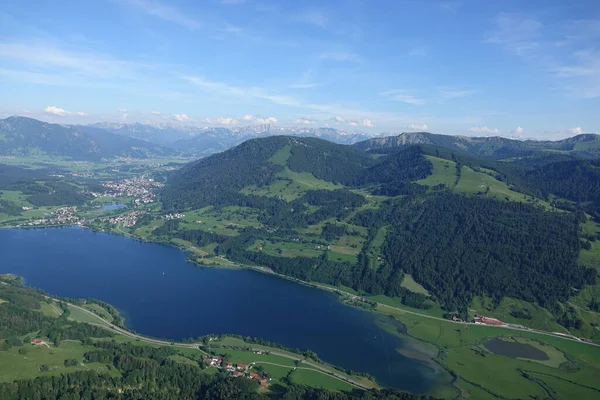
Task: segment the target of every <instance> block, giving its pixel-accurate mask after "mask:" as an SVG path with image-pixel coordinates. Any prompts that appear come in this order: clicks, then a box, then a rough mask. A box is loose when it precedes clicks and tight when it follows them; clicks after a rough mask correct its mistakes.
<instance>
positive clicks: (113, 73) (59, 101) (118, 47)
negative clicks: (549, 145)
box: [0, 0, 600, 139]
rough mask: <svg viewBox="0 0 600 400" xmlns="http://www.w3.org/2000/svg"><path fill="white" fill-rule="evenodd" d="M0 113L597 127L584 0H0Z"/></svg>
mask: <svg viewBox="0 0 600 400" xmlns="http://www.w3.org/2000/svg"><path fill="white" fill-rule="evenodd" d="M0 87H1V88H2V96H1V99H0V116H8V115H14V114H18V115H25V116H31V117H34V118H39V119H43V120H47V121H53V122H62V123H87V122H96V121H126V122H135V121H140V122H147V121H155V122H175V123H184V124H195V125H203V126H204V125H214V126H219V125H223V126H235V125H245V124H256V123H265V122H266V123H276V124H279V125H284V126H333V127H337V128H341V129H357V130H364V131H371V132H402V131H411V130H428V131H432V132H437V133H451V134H466V135H483V136H486V135H502V136H513V135H516V136H522V137H535V138H550V139H555V138H560V137H566V136H572V135H573V134H576V133H581V132H597V131H600V111H599V110H600V6H599V5H598V3H597V0H589V1H584V0H572V1H564V0H561V1H555V0H542V1H538V0H529V1H511V0H503V1H479V0H477V1H434V0H421V1H417V0H413V1H401V0H390V1H387V0H328V1H323V0H320V1H315V0H303V1H283V0H282V1H266V0H172V1H167V0H161V1H154V0H97V1H56V2H49V1H31V0H30V1H27V0H18V1H17V0H5V1H4V2H3V3H2V7H1V8H0Z"/></svg>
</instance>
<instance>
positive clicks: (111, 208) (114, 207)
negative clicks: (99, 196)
mask: <svg viewBox="0 0 600 400" xmlns="http://www.w3.org/2000/svg"><path fill="white" fill-rule="evenodd" d="M125 207H127V206H126V205H125V204H120V203H107V204H105V205H103V206H102V210H104V211H115V210H120V209H122V208H125Z"/></svg>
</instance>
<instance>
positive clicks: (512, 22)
mask: <svg viewBox="0 0 600 400" xmlns="http://www.w3.org/2000/svg"><path fill="white" fill-rule="evenodd" d="M494 25H495V30H494V31H493V32H491V33H490V34H489V35H488V37H487V39H486V42H488V43H493V44H498V45H501V46H503V47H504V48H505V49H507V50H508V51H511V52H513V53H515V54H517V55H519V56H527V55H531V53H532V52H533V51H534V50H536V49H538V48H539V46H540V43H539V42H538V40H539V39H540V36H541V31H542V27H543V24H542V23H541V22H540V21H538V20H536V19H532V18H523V17H521V16H519V15H513V14H508V13H500V14H498V15H497V16H496V18H495V19H494Z"/></svg>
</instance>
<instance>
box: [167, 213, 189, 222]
mask: <svg viewBox="0 0 600 400" xmlns="http://www.w3.org/2000/svg"><path fill="white" fill-rule="evenodd" d="M163 218H164V220H165V221H170V220H172V219H181V218H185V214H179V213H175V214H167V215H165V216H163Z"/></svg>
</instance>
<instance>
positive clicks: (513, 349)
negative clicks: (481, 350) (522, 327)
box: [484, 338, 550, 361]
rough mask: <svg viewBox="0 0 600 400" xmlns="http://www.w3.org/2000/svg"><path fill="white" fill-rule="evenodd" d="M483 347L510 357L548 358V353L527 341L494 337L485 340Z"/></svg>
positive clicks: (544, 359) (543, 359) (541, 359)
mask: <svg viewBox="0 0 600 400" xmlns="http://www.w3.org/2000/svg"><path fill="white" fill-rule="evenodd" d="M484 346H485V348H486V349H488V350H489V351H491V352H492V353H496V354H500V355H501V356H505V357H510V358H529V359H530V360H538V361H546V360H549V359H550V357H548V354H546V353H544V352H543V351H542V350H540V349H538V348H537V347H534V346H532V345H530V344H527V343H519V342H516V341H507V340H503V339H500V338H494V339H492V340H488V341H487V342H485V345H484Z"/></svg>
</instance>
